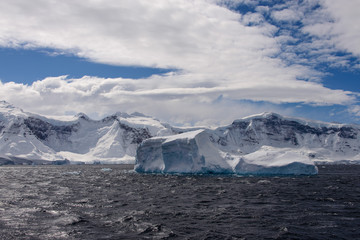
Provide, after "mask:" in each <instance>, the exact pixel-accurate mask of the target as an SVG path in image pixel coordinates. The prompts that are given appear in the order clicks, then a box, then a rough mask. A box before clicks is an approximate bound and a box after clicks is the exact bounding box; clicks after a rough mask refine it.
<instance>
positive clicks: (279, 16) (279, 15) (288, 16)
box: [271, 9, 302, 22]
mask: <svg viewBox="0 0 360 240" xmlns="http://www.w3.org/2000/svg"><path fill="white" fill-rule="evenodd" d="M300 14H301V12H297V11H294V10H291V9H283V10H280V11H273V12H272V13H271V15H272V17H273V18H274V19H275V20H277V21H290V22H291V21H299V20H300V19H301V18H302V16H301V15H300Z"/></svg>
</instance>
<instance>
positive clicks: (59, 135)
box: [0, 101, 360, 165]
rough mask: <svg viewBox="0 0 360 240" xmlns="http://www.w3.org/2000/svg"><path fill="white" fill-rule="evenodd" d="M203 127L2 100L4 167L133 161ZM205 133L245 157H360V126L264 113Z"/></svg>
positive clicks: (324, 159)
mask: <svg viewBox="0 0 360 240" xmlns="http://www.w3.org/2000/svg"><path fill="white" fill-rule="evenodd" d="M199 129H201V128H196V127H194V128H181V127H173V126H171V125H169V124H167V123H163V122H161V121H159V120H157V119H155V118H153V117H149V116H145V115H143V114H141V113H132V114H127V113H120V112H118V113H115V114H113V115H111V116H108V117H105V118H103V119H101V120H93V119H90V118H89V117H88V116H86V115H85V114H83V113H80V114H77V115H76V116H74V117H73V118H71V119H67V120H59V119H52V118H47V117H44V116H40V115H37V114H32V113H27V112H25V111H23V110H22V109H20V108H17V107H15V106H13V105H11V104H10V103H8V102H5V101H0V165H4V164H67V163H116V164H118V163H134V162H135V155H136V150H137V148H138V146H139V144H140V143H142V142H143V141H144V140H146V139H150V138H154V137H155V138H156V137H169V136H174V135H175V136H176V135H178V134H182V133H186V132H191V131H195V130H199ZM206 131H207V135H206V136H207V138H208V139H207V140H208V141H209V142H211V143H212V144H213V145H214V146H216V147H217V148H218V149H219V150H220V151H222V152H225V153H229V154H236V155H239V156H244V159H246V158H248V159H249V158H251V157H256V156H257V155H256V154H257V153H258V154H259V153H262V154H265V155H266V154H269V153H271V152H274V149H282V150H284V149H287V151H292V152H297V153H301V154H302V155H306V157H308V158H309V159H310V160H311V161H315V162H337V161H344V160H345V161H353V162H358V160H359V159H360V141H359V140H360V126H358V125H347V124H335V123H324V122H319V121H311V120H305V119H300V118H291V117H284V116H281V115H279V114H276V113H262V114H259V115H254V116H250V117H246V118H243V119H238V120H235V121H234V122H233V123H232V124H230V125H228V126H223V127H218V128H216V129H206Z"/></svg>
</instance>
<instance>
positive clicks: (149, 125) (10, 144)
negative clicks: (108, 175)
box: [0, 101, 177, 164]
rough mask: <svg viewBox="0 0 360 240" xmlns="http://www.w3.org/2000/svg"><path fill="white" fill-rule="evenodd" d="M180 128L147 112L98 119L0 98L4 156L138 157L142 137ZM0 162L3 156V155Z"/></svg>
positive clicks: (99, 159) (107, 160)
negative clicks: (38, 110) (61, 116)
mask: <svg viewBox="0 0 360 240" xmlns="http://www.w3.org/2000/svg"><path fill="white" fill-rule="evenodd" d="M175 133H177V131H176V130H173V129H171V127H170V126H169V125H166V124H162V123H161V122H159V121H158V120H156V119H154V118H151V117H147V116H145V115H142V114H139V113H134V114H126V113H116V114H114V115H112V116H109V117H106V118H104V119H102V120H99V121H94V120H91V119H90V118H89V117H87V116H86V115H85V114H78V115H77V116H75V117H74V118H73V119H72V120H69V121H60V120H55V119H48V118H45V117H42V116H38V115H35V114H31V113H26V112H24V111H22V110H21V109H19V108H16V107H14V106H12V105H11V104H9V103H7V102H4V101H2V102H0V159H2V161H3V162H4V161H5V160H13V159H27V160H34V161H35V160H47V161H56V160H65V159H67V160H69V161H71V162H79V161H80V162H85V163H94V162H101V163H134V156H135V152H136V148H137V146H138V144H139V143H141V142H142V141H143V140H144V139H147V138H150V137H153V136H159V135H170V134H175ZM0 164H1V161H0Z"/></svg>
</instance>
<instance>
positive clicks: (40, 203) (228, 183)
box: [0, 165, 360, 239]
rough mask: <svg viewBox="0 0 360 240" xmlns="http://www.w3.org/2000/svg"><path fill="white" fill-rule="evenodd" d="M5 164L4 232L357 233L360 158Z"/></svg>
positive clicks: (14, 235) (0, 204)
mask: <svg viewBox="0 0 360 240" xmlns="http://www.w3.org/2000/svg"><path fill="white" fill-rule="evenodd" d="M132 168H133V166H132V165H78V166H76V165H69V166H10V167H9V166H7V167H0V239H359V238H360V166H359V165H352V166H346V165H338V166H319V175H317V176H311V177H309V176H303V177H251V176H248V177H240V176H229V175H213V176H209V175H196V176H192V175H156V174H138V173H135V172H133V171H132Z"/></svg>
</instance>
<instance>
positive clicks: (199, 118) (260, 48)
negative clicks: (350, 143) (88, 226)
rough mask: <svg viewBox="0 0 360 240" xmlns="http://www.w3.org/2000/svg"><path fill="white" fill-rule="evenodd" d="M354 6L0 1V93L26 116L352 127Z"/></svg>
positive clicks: (332, 0) (358, 21)
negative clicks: (290, 121)
mask: <svg viewBox="0 0 360 240" xmlns="http://www.w3.org/2000/svg"><path fill="white" fill-rule="evenodd" d="M359 8H360V1H359V0H352V1H350V0H348V1H341V3H340V1H336V0H312V1H306V0H304V1H295V0H290V1H265V0H253V1H249V0H198V1H190V0H176V1H174V2H171V1H165V0H156V1H149V2H143V1H137V0H132V1H130V0H129V1H122V2H121V3H120V2H119V1H115V0H114V1H111V0H108V1H94V2H89V3H87V4H85V3H83V2H82V1H78V0H73V1H70V0H69V1H59V2H57V4H56V7H54V6H53V4H52V3H49V2H48V1H43V0H34V1H32V2H31V3H29V2H28V1H25V0H19V1H11V0H4V1H2V2H1V3H0V80H1V84H0V94H1V96H2V100H6V101H8V102H10V103H12V104H14V105H16V106H19V107H21V108H23V109H24V110H26V111H29V112H35V113H39V114H43V115H48V116H63V115H68V114H73V113H76V112H85V113H87V114H88V115H90V116H91V117H93V118H100V117H102V116H105V115H108V114H112V113H114V112H117V111H125V112H134V111H139V112H143V113H145V114H148V115H152V116H155V117H157V118H160V119H161V120H163V121H168V122H171V123H173V124H179V125H199V124H201V125H219V124H226V123H230V122H231V121H232V120H234V119H236V118H240V117H244V116H247V115H251V114H256V113H261V112H264V111H273V112H278V113H280V114H284V115H290V116H297V117H305V118H310V119H317V120H322V121H329V122H333V121H334V122H345V123H360V105H359V102H358V101H359V92H360V46H359V44H358V42H359V40H360V17H359V16H358V13H357V9H359Z"/></svg>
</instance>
